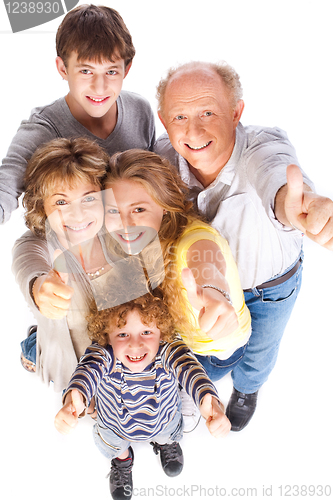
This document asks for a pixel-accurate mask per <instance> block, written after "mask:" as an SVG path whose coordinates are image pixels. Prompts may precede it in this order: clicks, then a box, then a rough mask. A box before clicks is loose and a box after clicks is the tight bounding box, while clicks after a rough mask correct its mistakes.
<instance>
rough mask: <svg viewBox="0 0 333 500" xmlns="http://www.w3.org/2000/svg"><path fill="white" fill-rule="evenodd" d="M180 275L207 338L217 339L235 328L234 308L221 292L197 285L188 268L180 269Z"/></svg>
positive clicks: (236, 323) (236, 320) (236, 322)
mask: <svg viewBox="0 0 333 500" xmlns="http://www.w3.org/2000/svg"><path fill="white" fill-rule="evenodd" d="M181 277H182V280H183V285H184V287H185V288H186V292H187V298H188V300H189V302H190V304H191V305H192V306H193V307H194V308H195V309H197V310H198V311H200V313H199V318H198V321H199V326H200V328H201V330H202V331H204V332H205V333H206V334H207V336H208V337H209V338H211V339H213V340H217V339H219V338H221V337H226V336H228V335H230V334H231V333H233V332H235V331H236V330H237V328H238V319H237V315H236V312H235V309H234V308H233V306H232V305H231V304H230V302H229V301H228V300H227V299H226V297H225V296H224V295H223V294H222V293H221V292H219V291H218V290H216V289H214V288H203V287H202V286H200V285H197V283H196V281H195V278H194V276H193V273H192V271H191V269H189V268H184V269H183V270H182V274H181Z"/></svg>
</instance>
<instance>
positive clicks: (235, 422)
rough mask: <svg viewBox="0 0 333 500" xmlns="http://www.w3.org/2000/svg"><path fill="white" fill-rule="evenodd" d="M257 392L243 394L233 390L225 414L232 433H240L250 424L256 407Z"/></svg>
mask: <svg viewBox="0 0 333 500" xmlns="http://www.w3.org/2000/svg"><path fill="white" fill-rule="evenodd" d="M258 392H259V391H257V392H254V393H253V394H244V393H243V392H239V391H237V390H236V389H235V388H234V390H233V392H232V394H231V398H230V399H229V403H228V406H227V409H226V412H225V414H226V416H227V417H228V419H229V420H230V423H231V430H232V431H235V432H238V431H241V430H242V429H244V427H246V426H247V424H248V423H249V422H250V420H251V418H252V417H253V414H254V412H255V409H256V406H257V397H258Z"/></svg>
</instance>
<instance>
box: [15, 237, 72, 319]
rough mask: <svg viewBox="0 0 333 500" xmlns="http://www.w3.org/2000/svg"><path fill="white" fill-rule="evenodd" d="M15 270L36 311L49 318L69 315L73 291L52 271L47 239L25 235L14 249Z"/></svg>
mask: <svg viewBox="0 0 333 500" xmlns="http://www.w3.org/2000/svg"><path fill="white" fill-rule="evenodd" d="M12 271H13V273H14V275H15V278H16V281H17V283H18V285H19V287H20V289H21V291H22V293H23V295H24V297H25V299H26V301H27V302H28V304H29V305H30V307H31V308H32V309H34V308H36V307H37V308H38V309H39V311H40V313H41V314H43V316H46V317H47V318H49V319H61V318H63V317H64V316H66V314H67V312H68V310H69V307H70V302H71V297H72V295H73V289H72V288H71V287H70V286H68V285H66V284H65V283H64V281H63V279H62V278H61V276H60V274H59V273H58V272H56V271H55V270H54V269H52V261H51V257H50V255H49V250H48V246H47V242H46V240H44V239H42V238H38V237H37V236H35V235H33V233H32V232H31V231H27V232H26V233H24V235H23V236H21V238H19V239H18V240H17V241H16V242H15V245H14V248H13V264H12Z"/></svg>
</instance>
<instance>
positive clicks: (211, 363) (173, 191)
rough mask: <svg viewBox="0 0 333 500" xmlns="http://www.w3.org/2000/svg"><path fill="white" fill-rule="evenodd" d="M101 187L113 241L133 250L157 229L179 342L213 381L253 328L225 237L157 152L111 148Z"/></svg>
mask: <svg viewBox="0 0 333 500" xmlns="http://www.w3.org/2000/svg"><path fill="white" fill-rule="evenodd" d="M105 188H106V191H105V226H106V229H107V230H108V231H109V232H110V234H111V237H112V240H113V245H115V243H118V246H121V247H122V248H124V247H123V245H124V243H125V244H126V248H129V249H130V248H131V247H132V245H133V244H134V243H135V242H138V241H140V240H141V239H142V238H144V233H145V227H148V228H153V229H154V230H155V231H157V232H158V236H159V240H160V244H161V248H162V252H163V257H164V264H165V279H164V281H163V282H162V284H161V288H162V289H163V292H164V300H165V301H166V304H167V305H168V308H169V311H170V313H171V315H172V316H173V318H174V321H175V324H176V325H177V328H178V329H179V331H180V332H181V335H182V338H183V340H184V341H185V342H186V343H187V344H188V345H189V346H190V347H191V348H192V349H193V351H194V353H195V355H196V356H197V358H198V359H199V361H200V362H201V363H202V364H203V366H204V367H205V369H206V371H207V374H208V376H209V377H210V378H211V380H213V381H214V380H218V379H219V378H221V377H222V376H224V375H225V374H226V373H227V372H229V371H231V370H232V369H233V368H234V367H235V366H236V364H237V363H238V362H239V361H240V360H241V359H242V357H243V355H244V352H245V349H246V346H247V342H248V339H249V337H250V333H251V318H250V313H249V310H248V309H247V307H246V305H245V302H244V295H243V291H242V288H241V284H240V280H239V277H238V271H237V267H236V264H235V262H234V259H233V257H232V255H231V252H230V248H229V246H228V243H227V241H226V240H225V239H224V238H222V237H221V236H220V235H219V234H218V233H217V231H215V229H213V228H212V227H210V226H208V225H207V224H206V223H204V222H203V221H201V220H200V219H198V217H197V216H195V215H194V214H193V212H192V208H191V207H192V204H191V203H190V202H188V201H186V197H185V194H186V186H185V185H184V184H183V182H182V181H181V179H180V177H179V176H178V174H177V172H176V170H175V169H174V168H173V167H172V165H171V164H170V163H169V162H168V161H167V160H164V159H162V158H161V157H160V156H158V155H157V154H155V153H152V152H149V151H140V150H131V151H126V152H123V153H118V154H115V155H114V156H113V157H112V158H111V160H110V170H109V172H108V174H107V177H106V179H105ZM231 216H232V215H231ZM111 246H112V245H111ZM128 251H130V250H128ZM145 252H148V253H149V246H148V247H147V249H146V250H145ZM146 260H147V258H146ZM182 280H183V282H184V284H185V287H186V290H185V289H184V286H183V283H182ZM193 331H194V333H193V334H192V333H191V332H193Z"/></svg>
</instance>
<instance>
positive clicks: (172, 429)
mask: <svg viewBox="0 0 333 500" xmlns="http://www.w3.org/2000/svg"><path fill="white" fill-rule="evenodd" d="M93 435H94V441H95V444H96V446H97V448H98V449H99V451H100V452H101V453H102V454H103V455H104V456H105V457H106V458H108V459H109V460H112V459H113V458H116V457H119V455H121V454H122V453H124V451H126V450H127V448H128V447H129V446H130V444H131V443H130V441H126V440H125V439H122V438H121V437H119V436H118V435H117V434H116V433H115V432H113V431H112V430H111V429H106V428H105V427H104V426H103V424H102V423H101V422H100V420H99V417H97V423H96V424H95V425H94V428H93ZM182 437H183V417H182V414H181V407H180V406H179V407H178V409H177V412H176V414H175V416H174V418H173V419H172V420H171V422H170V423H169V424H168V425H167V426H166V427H165V429H164V430H163V431H162V432H161V433H160V434H158V435H157V436H154V437H152V439H151V441H154V442H155V443H158V444H171V443H173V442H174V441H177V442H178V441H180V440H181V438H182Z"/></svg>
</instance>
